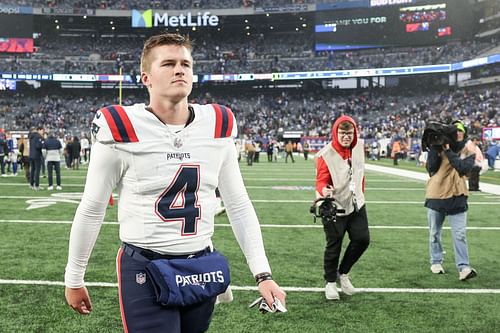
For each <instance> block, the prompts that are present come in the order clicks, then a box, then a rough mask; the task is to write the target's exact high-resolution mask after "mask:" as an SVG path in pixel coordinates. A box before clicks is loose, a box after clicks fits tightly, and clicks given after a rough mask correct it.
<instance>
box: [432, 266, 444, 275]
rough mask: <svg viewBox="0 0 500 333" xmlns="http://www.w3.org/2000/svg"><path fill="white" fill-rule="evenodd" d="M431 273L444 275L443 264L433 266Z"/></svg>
mask: <svg viewBox="0 0 500 333" xmlns="http://www.w3.org/2000/svg"><path fill="white" fill-rule="evenodd" d="M431 272H432V273H434V274H444V268H443V266H442V265H441V264H432V265H431Z"/></svg>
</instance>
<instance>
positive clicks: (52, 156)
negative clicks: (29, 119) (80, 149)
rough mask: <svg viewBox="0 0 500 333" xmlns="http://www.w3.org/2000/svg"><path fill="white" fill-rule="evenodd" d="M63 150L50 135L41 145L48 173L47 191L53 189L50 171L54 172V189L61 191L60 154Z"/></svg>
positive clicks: (59, 143)
mask: <svg viewBox="0 0 500 333" xmlns="http://www.w3.org/2000/svg"><path fill="white" fill-rule="evenodd" d="M62 152H63V148H62V145H61V142H60V141H59V140H58V139H57V138H56V137H55V136H54V135H53V134H52V133H51V134H49V137H48V138H47V140H45V142H44V144H43V149H42V153H43V157H44V158H45V160H46V161H47V170H48V172H49V187H48V188H47V189H48V190H49V191H52V190H53V189H54V184H53V182H52V170H55V171H56V184H57V186H56V189H57V190H62V187H61V154H62Z"/></svg>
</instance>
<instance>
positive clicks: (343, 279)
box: [339, 274, 358, 296]
mask: <svg viewBox="0 0 500 333" xmlns="http://www.w3.org/2000/svg"><path fill="white" fill-rule="evenodd" d="M339 280H340V288H341V289H342V292H343V293H344V294H346V295H349V296H350V295H354V294H355V293H357V292H358V291H357V290H356V288H354V286H353V285H352V283H351V280H350V279H349V275H347V274H340V275H339Z"/></svg>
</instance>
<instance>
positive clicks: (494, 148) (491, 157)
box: [486, 140, 500, 170]
mask: <svg viewBox="0 0 500 333" xmlns="http://www.w3.org/2000/svg"><path fill="white" fill-rule="evenodd" d="M499 153H500V146H499V144H498V143H497V142H495V141H493V140H491V141H490V143H489V145H488V149H487V150H486V158H487V159H488V168H489V169H490V170H495V161H496V159H497V156H498V154H499Z"/></svg>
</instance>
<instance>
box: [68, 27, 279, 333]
mask: <svg viewBox="0 0 500 333" xmlns="http://www.w3.org/2000/svg"><path fill="white" fill-rule="evenodd" d="M191 49H192V46H191V42H190V41H189V39H188V38H187V37H184V36H182V35H179V34H170V33H165V34H161V35H157V36H153V37H151V38H149V39H148V40H147V41H146V42H145V44H144V48H143V51H142V55H141V79H142V83H143V84H144V85H145V86H146V87H147V89H148V92H149V95H150V100H149V104H148V105H145V104H135V105H132V106H126V107H122V106H118V105H114V106H108V107H105V108H102V109H101V110H99V111H98V112H97V113H96V115H95V118H94V120H93V124H92V134H93V140H94V144H93V146H92V158H91V159H90V163H89V168H88V175H87V181H86V184H85V190H84V194H83V196H82V200H81V203H80V205H79V206H78V209H77V211H76V214H75V217H74V220H73V226H72V229H71V235H70V241H69V255H68V263H67V266H66V273H65V286H66V290H65V296H66V300H67V302H68V304H69V306H70V307H72V308H73V309H74V310H76V311H77V312H79V313H81V314H88V313H90V311H91V310H92V304H91V301H90V297H89V293H88V290H87V288H86V287H85V284H84V274H85V270H86V266H87V263H88V259H89V257H90V254H91V251H92V248H93V246H94V243H95V241H96V239H97V236H98V233H99V229H100V227H101V224H102V221H103V218H104V214H105V211H106V206H107V204H108V199H109V198H110V195H111V193H112V191H113V189H115V188H116V189H117V191H118V194H119V201H118V221H119V224H120V232H119V233H120V239H121V241H122V242H123V244H122V246H121V247H120V248H119V249H118V255H117V274H118V284H119V297H120V309H121V315H122V321H123V326H124V329H125V331H126V332H143V331H144V332H146V331H147V332H181V331H182V332H202V331H206V330H207V329H208V326H209V324H210V319H211V317H212V312H213V309H214V304H215V300H216V297H212V298H210V299H208V300H205V301H203V302H199V303H197V304H193V305H190V306H164V305H162V304H161V303H160V302H158V301H157V299H156V297H155V291H154V286H153V285H152V284H151V282H152V281H151V277H150V276H149V275H148V274H147V273H146V271H145V265H146V264H145V263H144V262H143V261H141V260H138V259H139V258H141V257H146V258H172V257H174V258H178V257H181V258H188V257H192V256H193V255H196V254H197V253H199V252H200V251H204V249H207V248H209V249H213V246H212V240H211V237H212V234H213V232H214V215H215V211H216V208H217V205H216V202H217V201H216V195H215V189H216V188H218V189H219V191H220V193H221V196H222V198H223V200H224V204H225V207H226V209H227V215H228V217H229V220H230V221H231V224H232V227H233V230H234V233H235V236H236V239H237V241H238V243H239V244H240V247H241V249H242V251H243V253H244V254H245V257H246V260H247V263H248V265H249V268H250V270H251V272H252V273H253V275H254V276H255V278H256V281H257V284H258V288H259V292H260V293H261V295H262V296H263V297H264V299H265V300H266V302H267V303H268V304H269V305H270V306H271V305H272V304H273V302H275V298H276V299H277V300H279V301H280V302H281V303H282V304H285V292H284V291H283V290H282V289H281V288H280V287H279V286H278V285H277V284H276V283H275V282H274V281H273V279H272V275H271V268H270V266H269V263H268V259H267V257H266V254H265V250H264V244H263V240H262V235H261V231H260V226H259V221H258V219H257V216H256V213H255V210H254V208H253V206H252V203H251V201H250V199H249V197H248V194H247V192H246V189H245V187H244V184H243V180H242V177H241V174H240V171H239V166H238V160H237V152H236V149H235V145H234V141H233V138H234V137H236V135H237V125H236V124H237V123H236V120H235V118H234V115H233V113H232V112H231V110H230V109H229V108H227V107H225V106H223V105H217V104H210V105H198V104H189V103H188V95H189V94H190V93H191V90H192V85H193V58H192V56H191ZM137 254H139V255H137ZM200 289H201V288H200Z"/></svg>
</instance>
